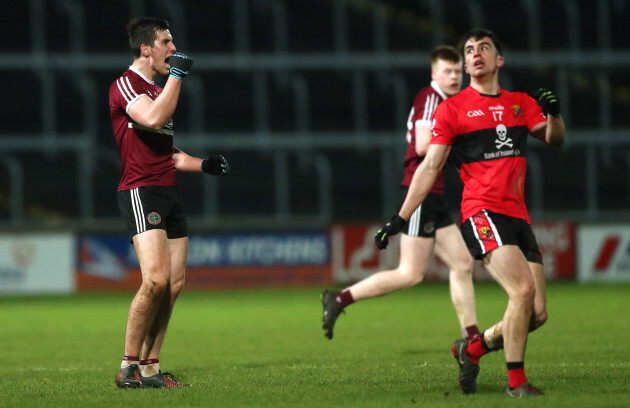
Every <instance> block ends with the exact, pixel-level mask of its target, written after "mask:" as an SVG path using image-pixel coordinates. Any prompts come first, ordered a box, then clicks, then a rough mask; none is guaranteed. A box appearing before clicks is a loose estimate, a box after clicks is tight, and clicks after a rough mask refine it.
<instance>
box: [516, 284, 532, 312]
mask: <svg viewBox="0 0 630 408" xmlns="http://www.w3.org/2000/svg"><path fill="white" fill-rule="evenodd" d="M535 296H536V288H535V287H534V284H533V283H532V282H521V283H520V284H519V285H518V286H517V287H516V288H514V290H513V291H512V294H511V296H510V297H512V298H513V299H514V300H515V301H517V302H518V303H519V304H521V306H522V307H526V308H527V309H531V310H533V308H534V297H535Z"/></svg>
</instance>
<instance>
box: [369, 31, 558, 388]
mask: <svg viewBox="0 0 630 408" xmlns="http://www.w3.org/2000/svg"><path fill="white" fill-rule="evenodd" d="M461 50H462V51H463V54H464V67H465V70H466V72H467V73H468V74H469V75H470V86H469V87H468V88H466V89H464V90H463V91H461V92H460V93H458V94H457V95H455V96H454V97H452V98H449V99H448V100H446V101H445V102H444V103H442V104H440V105H439V106H438V108H437V109H436V111H435V113H434V115H433V125H432V128H431V131H432V134H433V137H432V138H431V144H430V146H429V149H428V151H427V155H426V157H425V160H423V162H422V163H421V164H420V166H419V167H418V169H417V171H416V173H415V174H414V176H413V180H412V182H411V185H410V186H409V193H408V195H407V198H406V200H405V202H404V204H403V206H402V208H401V210H400V212H399V213H398V214H397V215H395V216H394V217H393V218H392V220H391V221H390V222H389V223H388V224H386V225H385V226H384V227H383V228H382V229H381V230H379V232H378V233H377V234H376V237H375V240H376V244H377V245H378V246H379V248H384V247H386V246H387V243H388V238H389V236H391V235H394V234H397V233H398V232H400V231H402V229H403V226H404V224H405V223H406V220H408V219H409V218H410V216H411V214H412V213H413V212H414V210H415V209H416V208H417V206H418V205H419V204H420V203H422V202H423V201H424V200H425V199H426V197H427V193H428V192H429V191H430V189H431V186H432V185H433V182H434V180H435V179H436V177H437V175H438V174H439V173H440V171H441V169H442V167H443V166H444V163H445V162H446V160H447V158H449V155H450V160H451V161H452V162H453V163H454V164H455V165H456V166H457V168H458V170H459V173H460V178H461V179H462V181H463V183H464V191H463V193H462V204H461V223H462V225H461V229H462V235H463V237H464V240H465V241H466V244H467V246H468V249H469V251H470V253H471V254H472V255H473V256H474V257H475V258H476V259H480V260H482V262H483V263H484V265H485V267H486V269H487V270H488V271H489V272H490V274H491V275H492V277H493V278H494V279H495V280H496V281H497V282H498V283H499V284H500V285H501V287H503V289H504V290H505V291H506V293H507V295H508V306H507V309H506V311H505V314H504V316H503V319H502V321H501V322H499V323H497V324H496V325H495V326H493V327H492V328H490V329H488V330H486V332H485V333H484V335H482V336H480V337H478V338H475V339H472V340H464V339H462V340H457V341H456V342H455V344H454V346H453V348H452V350H453V355H454V357H455V358H456V359H457V362H458V365H459V371H460V373H459V382H460V386H461V388H462V390H463V392H465V393H473V392H475V391H476V387H477V383H476V377H477V375H478V373H479V365H478V364H479V358H480V357H481V356H482V355H484V354H485V353H487V352H488V351H490V350H492V349H493V348H498V347H501V345H502V346H503V347H504V349H505V350H504V351H505V358H506V363H507V371H508V387H507V389H506V393H507V394H508V395H509V396H511V397H530V396H537V395H542V394H543V393H542V391H540V390H539V389H537V388H534V387H532V386H531V385H530V384H529V383H528V381H527V377H526V375H525V369H524V358H525V346H526V343H527V336H528V332H529V331H531V330H534V329H536V328H537V327H540V326H541V325H542V324H543V323H544V322H545V321H546V320H547V310H546V299H545V278H544V274H543V268H542V255H541V253H540V250H539V248H538V244H537V243H536V238H535V237H534V234H533V231H532V228H531V225H530V218H529V214H528V211H527V207H526V206H525V199H524V187H525V172H526V167H527V162H526V155H525V154H526V147H527V139H528V137H527V136H528V135H529V134H531V135H532V136H533V137H534V138H536V139H539V140H541V141H542V142H544V143H545V144H547V145H549V146H561V145H562V144H563V143H564V135H565V126H564V122H563V120H562V117H561V116H560V103H559V101H558V98H557V97H556V96H555V95H554V94H553V93H552V92H551V91H549V90H547V89H540V90H539V91H538V92H537V93H536V94H535V98H536V99H533V98H532V97H530V96H528V95H527V94H525V93H521V92H508V91H506V90H504V89H502V88H501V87H500V86H499V69H500V68H501V67H502V66H503V64H504V59H503V56H502V54H501V45H500V43H499V41H498V39H497V37H496V35H495V34H494V33H492V32H491V31H489V30H484V29H476V30H472V31H471V32H469V33H468V34H466V35H465V36H464V37H463V38H462V41H461ZM501 343H502V344H501Z"/></svg>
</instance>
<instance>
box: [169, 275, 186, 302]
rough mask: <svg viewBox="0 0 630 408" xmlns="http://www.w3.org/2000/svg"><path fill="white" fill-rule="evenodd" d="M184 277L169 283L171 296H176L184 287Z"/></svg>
mask: <svg viewBox="0 0 630 408" xmlns="http://www.w3.org/2000/svg"><path fill="white" fill-rule="evenodd" d="M184 283H185V282H184V279H183V278H182V279H178V280H175V281H173V282H172V283H171V296H172V297H174V298H177V296H178V295H179V293H180V292H181V291H182V289H184Z"/></svg>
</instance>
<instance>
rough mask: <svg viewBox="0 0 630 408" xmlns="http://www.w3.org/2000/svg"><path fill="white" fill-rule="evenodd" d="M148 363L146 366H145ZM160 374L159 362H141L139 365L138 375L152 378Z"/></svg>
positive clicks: (155, 360) (153, 360) (156, 360)
mask: <svg viewBox="0 0 630 408" xmlns="http://www.w3.org/2000/svg"><path fill="white" fill-rule="evenodd" d="M147 363H148V364H147ZM159 372H160V360H158V359H157V358H156V359H152V360H143V361H142V362H141V363H140V375H141V376H143V377H152V376H154V375H156V374H157V373H159Z"/></svg>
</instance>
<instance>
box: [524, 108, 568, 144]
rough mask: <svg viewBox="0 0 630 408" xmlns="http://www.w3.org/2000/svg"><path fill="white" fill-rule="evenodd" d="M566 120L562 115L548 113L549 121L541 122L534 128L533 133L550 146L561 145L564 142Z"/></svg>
mask: <svg viewBox="0 0 630 408" xmlns="http://www.w3.org/2000/svg"><path fill="white" fill-rule="evenodd" d="M565 130H566V129H565V126H564V120H562V116H560V115H548V116H547V122H541V123H539V124H537V125H536V126H534V127H533V128H532V135H533V136H534V137H535V138H536V139H540V140H542V141H543V142H544V143H546V144H547V145H549V146H553V147H559V146H562V145H563V144H564V134H565Z"/></svg>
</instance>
